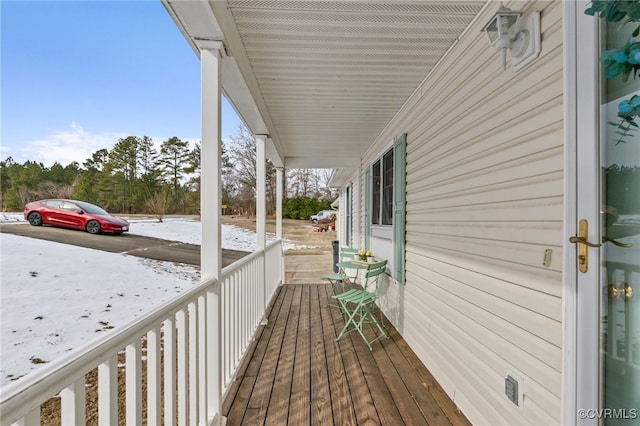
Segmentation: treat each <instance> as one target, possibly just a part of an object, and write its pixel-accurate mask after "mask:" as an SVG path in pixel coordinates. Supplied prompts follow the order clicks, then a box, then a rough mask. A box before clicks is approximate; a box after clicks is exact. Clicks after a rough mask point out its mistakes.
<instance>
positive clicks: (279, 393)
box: [265, 287, 308, 426]
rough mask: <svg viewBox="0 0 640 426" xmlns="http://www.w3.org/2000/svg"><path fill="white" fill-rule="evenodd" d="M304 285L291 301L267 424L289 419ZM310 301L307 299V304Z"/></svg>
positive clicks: (283, 421)
mask: <svg viewBox="0 0 640 426" xmlns="http://www.w3.org/2000/svg"><path fill="white" fill-rule="evenodd" d="M301 296H302V287H296V288H295V289H294V294H293V299H292V301H291V311H290V312H289V317H288V319H287V326H286V329H285V332H284V339H283V341H282V348H281V349H280V357H279V359H278V366H277V369H276V376H275V379H274V382H273V390H272V392H271V399H270V401H269V407H268V409H267V418H266V421H265V424H266V425H277V426H279V425H282V424H285V423H286V421H287V417H288V413H289V398H290V395H291V381H292V379H293V374H292V372H293V362H294V359H295V354H296V351H295V349H296V340H297V337H298V322H299V320H300V306H301ZM307 303H308V302H307V301H306V300H305V304H307Z"/></svg>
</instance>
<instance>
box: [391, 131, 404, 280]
mask: <svg viewBox="0 0 640 426" xmlns="http://www.w3.org/2000/svg"><path fill="white" fill-rule="evenodd" d="M406 185H407V134H406V133H404V134H402V135H400V136H398V137H397V138H396V140H395V141H394V142H393V278H394V279H395V280H396V281H398V282H399V283H401V284H404V278H405V277H404V275H405V227H406V214H405V213H406V205H407V192H406Z"/></svg>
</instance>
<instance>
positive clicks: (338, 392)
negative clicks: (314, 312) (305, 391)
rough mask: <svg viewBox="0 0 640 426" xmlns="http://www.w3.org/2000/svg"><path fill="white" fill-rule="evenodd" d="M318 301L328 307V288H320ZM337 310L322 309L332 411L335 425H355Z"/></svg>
mask: <svg viewBox="0 0 640 426" xmlns="http://www.w3.org/2000/svg"><path fill="white" fill-rule="evenodd" d="M318 299H319V301H320V306H326V305H327V291H326V288H322V287H320V286H318ZM333 310H337V309H336V308H331V309H321V310H320V315H321V319H322V332H323V340H324V345H325V353H326V363H327V366H326V367H327V375H328V378H329V389H330V394H331V409H332V411H333V423H334V424H338V425H345V426H348V425H355V424H356V420H355V413H354V411H353V403H352V401H351V394H350V393H349V383H348V382H347V379H346V373H345V369H344V364H343V360H342V353H341V351H340V347H339V345H338V342H336V335H337V334H336V331H335V323H334V320H333V315H332V312H331V311H333Z"/></svg>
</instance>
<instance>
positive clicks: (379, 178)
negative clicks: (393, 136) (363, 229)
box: [371, 149, 393, 225]
mask: <svg viewBox="0 0 640 426" xmlns="http://www.w3.org/2000/svg"><path fill="white" fill-rule="evenodd" d="M371 176H372V179H373V182H372V183H371V184H372V185H371V224H372V225H392V224H393V149H391V150H389V151H388V152H387V153H385V154H384V155H383V156H382V158H381V159H379V160H378V161H376V162H375V163H373V165H372V166H371Z"/></svg>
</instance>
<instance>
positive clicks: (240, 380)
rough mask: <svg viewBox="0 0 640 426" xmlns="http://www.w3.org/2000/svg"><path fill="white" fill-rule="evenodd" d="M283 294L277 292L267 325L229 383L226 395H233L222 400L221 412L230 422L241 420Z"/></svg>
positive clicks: (280, 306)
mask: <svg viewBox="0 0 640 426" xmlns="http://www.w3.org/2000/svg"><path fill="white" fill-rule="evenodd" d="M284 295H285V292H284V291H281V292H278V295H277V296H276V299H275V301H274V302H273V305H272V307H271V310H270V313H269V320H268V321H267V325H266V326H264V327H263V328H262V329H261V331H260V330H259V332H258V333H257V335H256V341H255V342H254V345H253V347H250V348H248V349H247V356H246V357H245V359H244V361H243V363H242V364H241V365H240V367H239V369H238V372H239V373H238V377H237V378H236V380H235V381H234V382H233V383H232V384H231V386H230V389H229V392H228V395H231V396H233V398H229V397H227V398H226V399H225V401H224V402H223V405H222V410H223V411H222V412H223V413H224V416H225V417H227V420H228V421H229V422H231V424H240V423H241V422H242V418H243V417H244V414H245V412H246V408H247V403H248V401H249V398H250V397H251V393H252V392H253V387H254V385H255V381H256V378H257V376H258V372H259V371H260V364H262V359H263V358H264V355H265V353H266V351H267V345H268V343H269V338H270V337H271V333H272V332H273V329H274V327H275V324H276V318H277V317H278V315H279V313H280V311H281V310H282V308H283V306H282V305H283V302H284ZM284 309H285V310H287V309H289V307H288V306H285V307H284Z"/></svg>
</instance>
